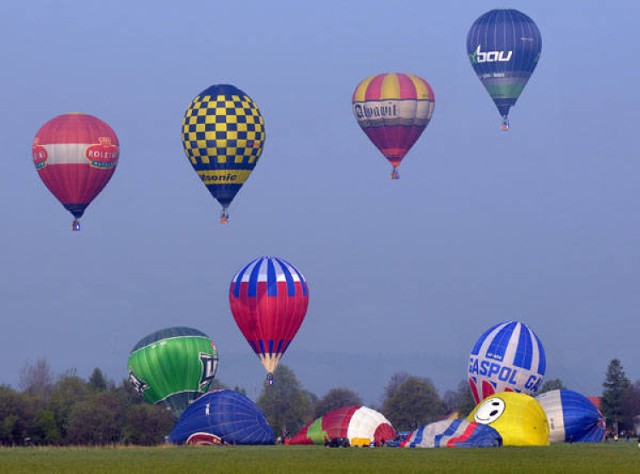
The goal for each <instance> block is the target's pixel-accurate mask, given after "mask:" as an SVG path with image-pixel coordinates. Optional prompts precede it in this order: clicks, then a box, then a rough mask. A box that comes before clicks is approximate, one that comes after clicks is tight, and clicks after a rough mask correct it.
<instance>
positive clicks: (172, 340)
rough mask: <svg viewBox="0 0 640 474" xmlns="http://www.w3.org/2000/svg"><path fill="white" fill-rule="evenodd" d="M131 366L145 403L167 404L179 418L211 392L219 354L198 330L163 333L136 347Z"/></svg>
mask: <svg viewBox="0 0 640 474" xmlns="http://www.w3.org/2000/svg"><path fill="white" fill-rule="evenodd" d="M128 366H129V382H131V384H132V385H133V387H134V388H135V389H136V391H137V392H138V394H139V395H140V396H141V397H142V399H143V400H145V401H146V402H148V403H152V404H155V405H157V404H160V403H163V404H165V405H166V406H167V407H168V408H170V409H171V411H172V412H173V413H174V414H175V415H176V416H177V417H179V416H180V414H181V413H182V412H183V411H184V410H185V409H186V408H187V406H189V404H190V403H191V402H193V401H194V400H195V399H197V398H198V397H199V396H200V395H202V394H203V393H205V392H206V391H207V390H208V389H209V385H210V384H211V381H212V380H213V378H214V376H215V374H216V369H217V368H218V350H217V349H216V346H215V344H214V343H213V341H212V340H211V339H210V338H209V337H208V336H207V335H206V334H204V333H203V332H200V331H198V330H197V329H192V328H187V327H174V328H167V329H161V330H159V331H156V332H154V333H152V334H149V335H148V336H146V337H144V338H142V339H141V340H140V341H139V342H138V343H137V344H136V345H135V346H134V348H133V349H132V350H131V353H130V354H129V361H128Z"/></svg>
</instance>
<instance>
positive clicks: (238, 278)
mask: <svg viewBox="0 0 640 474" xmlns="http://www.w3.org/2000/svg"><path fill="white" fill-rule="evenodd" d="M256 260H258V259H257V258H256V259H255V260H252V261H251V262H249V263H248V264H247V265H245V266H244V268H243V269H242V270H240V272H238V274H237V275H236V286H235V287H234V288H233V296H235V297H236V298H240V283H241V282H242V277H244V274H245V272H246V271H247V268H249V267H250V266H251V264H252V263H253V262H255V261H256Z"/></svg>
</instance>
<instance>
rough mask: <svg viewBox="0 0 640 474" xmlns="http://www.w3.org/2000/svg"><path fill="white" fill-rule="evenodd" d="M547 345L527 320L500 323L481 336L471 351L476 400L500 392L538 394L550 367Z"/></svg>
mask: <svg viewBox="0 0 640 474" xmlns="http://www.w3.org/2000/svg"><path fill="white" fill-rule="evenodd" d="M546 364H547V363H546V357H545V353H544V348H543V347H542V343H541V342H540V339H539V338H538V336H536V335H535V333H534V332H533V331H532V330H531V329H530V328H529V327H528V326H527V325H526V324H524V323H520V322H518V321H507V322H504V323H500V324H496V325H495V326H493V327H491V328H489V329H488V330H487V331H485V333H484V334H483V335H482V336H480V339H478V341H477V342H476V343H475V345H474V346H473V349H472V350H471V354H470V355H469V368H468V377H469V386H470V387H471V392H472V394H473V398H474V399H475V401H476V403H480V402H481V401H482V400H484V399H485V398H486V397H488V396H489V395H493V394H494V393H498V392H521V393H525V394H527V395H532V396H533V395H535V393H536V392H537V391H538V389H539V388H540V385H541V384H542V379H543V377H544V372H545V370H546Z"/></svg>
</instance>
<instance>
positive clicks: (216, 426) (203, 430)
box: [169, 390, 275, 444]
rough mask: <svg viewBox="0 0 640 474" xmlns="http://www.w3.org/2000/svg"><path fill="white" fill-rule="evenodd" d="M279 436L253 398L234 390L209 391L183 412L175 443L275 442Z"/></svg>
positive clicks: (172, 439)
mask: <svg viewBox="0 0 640 474" xmlns="http://www.w3.org/2000/svg"><path fill="white" fill-rule="evenodd" d="M274 439H275V435H274V433H273V430H272V429H271V427H270V426H269V423H268V422H267V419H266V418H265V416H264V414H263V413H262V412H261V411H260V409H259V408H258V407H257V406H256V404H255V403H253V401H251V400H250V399H249V398H247V397H246V396H245V395H242V394H241V393H238V392H235V391H233V390H216V391H213V392H207V393H205V394H204V395H202V396H201V397H200V398H198V399H197V400H196V401H195V402H193V403H192V404H191V405H190V406H189V407H188V408H187V409H186V410H185V411H184V413H183V414H182V416H181V417H180V419H179V420H178V422H177V423H176V425H175V427H174V428H173V431H172V432H171V434H170V435H169V441H170V442H172V443H174V444H183V443H187V444H220V443H226V444H273V443H274Z"/></svg>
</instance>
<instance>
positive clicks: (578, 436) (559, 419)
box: [536, 389, 605, 443]
mask: <svg viewBox="0 0 640 474" xmlns="http://www.w3.org/2000/svg"><path fill="white" fill-rule="evenodd" d="M536 400H537V401H538V403H540V405H541V406H542V408H543V409H544V411H545V413H546V414H547V420H548V421H549V441H551V442H552V443H564V442H571V443H598V442H600V441H602V439H603V438H604V433H605V419H604V417H603V416H602V413H600V410H598V409H597V408H596V406H595V405H594V404H593V403H592V402H591V401H590V400H589V399H588V398H587V397H585V396H584V395H581V394H580V393H578V392H574V391H573V390H566V389H559V390H551V391H549V392H545V393H542V394H540V395H538V396H537V397H536Z"/></svg>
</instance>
